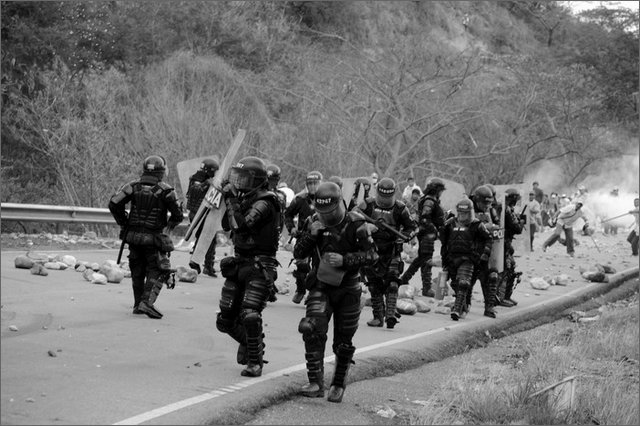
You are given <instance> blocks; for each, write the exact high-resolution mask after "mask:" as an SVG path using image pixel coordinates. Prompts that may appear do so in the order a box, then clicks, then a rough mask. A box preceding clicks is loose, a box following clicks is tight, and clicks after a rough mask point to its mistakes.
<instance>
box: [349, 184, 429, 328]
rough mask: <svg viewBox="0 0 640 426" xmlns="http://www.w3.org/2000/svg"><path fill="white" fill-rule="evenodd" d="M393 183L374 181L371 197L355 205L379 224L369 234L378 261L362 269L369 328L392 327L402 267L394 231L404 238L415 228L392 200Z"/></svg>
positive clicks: (406, 211) (399, 241)
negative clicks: (370, 311)
mask: <svg viewBox="0 0 640 426" xmlns="http://www.w3.org/2000/svg"><path fill="white" fill-rule="evenodd" d="M395 193H396V183H395V182H394V180H393V179H391V178H388V177H385V178H382V179H381V180H380V182H378V190H377V191H376V196H375V197H369V198H367V199H366V200H364V201H362V203H360V204H359V205H358V206H357V208H356V209H357V210H356V211H361V212H363V213H364V214H365V215H367V216H369V217H370V218H371V219H373V220H375V221H376V222H377V223H379V225H378V226H377V228H378V229H377V231H375V232H374V233H373V242H374V243H375V245H376V249H377V251H378V256H379V258H378V261H377V262H376V264H375V265H373V266H370V267H367V268H364V273H365V275H366V278H367V286H368V287H369V291H370V293H371V306H372V309H373V319H372V320H371V321H368V322H367V325H369V326H371V327H382V326H383V325H384V323H385V322H386V324H387V328H394V327H395V325H396V323H397V322H398V319H397V317H396V302H397V300H398V287H399V286H400V274H402V270H403V268H404V262H403V261H402V258H401V254H402V243H403V242H404V241H405V240H404V239H399V238H398V235H397V233H395V232H392V229H393V230H396V231H397V232H398V233H403V234H405V236H406V238H407V239H410V238H411V234H412V233H413V231H415V229H416V223H415V222H414V221H413V220H412V219H411V213H409V209H408V208H407V206H406V205H405V204H404V203H403V202H402V201H399V200H396V199H395Z"/></svg>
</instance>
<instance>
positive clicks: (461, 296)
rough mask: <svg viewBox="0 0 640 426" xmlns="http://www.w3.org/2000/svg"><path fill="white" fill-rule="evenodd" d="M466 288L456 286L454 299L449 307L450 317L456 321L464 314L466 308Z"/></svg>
mask: <svg viewBox="0 0 640 426" xmlns="http://www.w3.org/2000/svg"><path fill="white" fill-rule="evenodd" d="M466 305H467V290H465V289H461V288H458V290H457V291H456V300H455V302H454V304H453V308H452V309H451V319H452V320H454V321H458V320H459V319H460V318H464V317H465V316H466V309H467V306H466Z"/></svg>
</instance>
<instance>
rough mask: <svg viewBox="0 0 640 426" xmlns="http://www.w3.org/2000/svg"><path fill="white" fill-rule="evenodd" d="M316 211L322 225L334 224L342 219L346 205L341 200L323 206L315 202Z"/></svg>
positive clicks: (337, 223)
mask: <svg viewBox="0 0 640 426" xmlns="http://www.w3.org/2000/svg"><path fill="white" fill-rule="evenodd" d="M316 212H317V213H318V219H319V220H320V222H321V223H322V224H323V225H324V226H336V225H339V224H340V223H341V222H342V220H343V219H344V216H345V214H346V213H347V207H346V206H345V204H344V201H343V200H339V201H338V202H337V203H332V204H330V205H327V206H323V207H318V205H317V204H316Z"/></svg>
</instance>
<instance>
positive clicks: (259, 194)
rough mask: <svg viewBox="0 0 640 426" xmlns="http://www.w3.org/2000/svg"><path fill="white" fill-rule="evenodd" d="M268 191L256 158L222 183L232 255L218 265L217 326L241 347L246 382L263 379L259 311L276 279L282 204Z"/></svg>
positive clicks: (261, 165)
mask: <svg viewBox="0 0 640 426" xmlns="http://www.w3.org/2000/svg"><path fill="white" fill-rule="evenodd" d="M267 186H268V182H267V167H266V165H265V163H264V161H263V160H262V159H260V158H257V157H245V158H243V159H241V160H240V161H238V163H237V164H236V165H234V166H232V167H231V170H230V171H229V177H228V180H227V181H225V182H223V184H222V194H223V196H224V199H225V204H226V207H227V210H226V212H225V213H224V215H223V217H222V229H224V230H225V231H231V239H232V242H233V247H234V256H230V257H225V258H224V259H222V260H221V261H220V273H221V274H222V276H223V277H224V278H225V282H224V285H223V287H222V294H221V297H220V311H219V313H218V315H217V321H216V326H217V328H218V330H219V331H221V332H223V333H227V334H228V335H229V336H231V337H232V338H233V339H234V340H236V341H237V342H238V343H239V346H238V354H237V361H238V363H239V364H246V365H247V366H246V368H245V369H244V370H242V372H241V375H242V376H248V377H258V376H260V375H262V367H263V364H264V359H263V354H264V341H263V338H264V334H263V327H262V311H263V310H264V308H265V307H266V304H267V301H268V300H269V298H270V297H272V294H273V287H274V284H273V283H274V282H275V280H276V279H277V270H276V268H277V265H278V261H277V260H276V252H277V250H278V235H279V229H280V226H281V225H280V217H281V216H280V201H279V200H278V197H277V196H276V195H275V194H274V193H273V192H271V191H269V190H268V189H267Z"/></svg>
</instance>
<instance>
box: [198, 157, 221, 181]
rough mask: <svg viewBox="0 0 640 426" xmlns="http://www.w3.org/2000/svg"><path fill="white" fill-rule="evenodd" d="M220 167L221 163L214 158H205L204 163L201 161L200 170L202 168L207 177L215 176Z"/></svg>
mask: <svg viewBox="0 0 640 426" xmlns="http://www.w3.org/2000/svg"><path fill="white" fill-rule="evenodd" d="M219 168H220V165H219V164H218V162H217V161H216V160H214V159H213V158H205V159H204V160H202V163H200V170H202V171H203V172H204V173H205V174H206V175H207V177H213V176H215V174H216V172H217V171H218V169H219Z"/></svg>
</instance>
